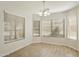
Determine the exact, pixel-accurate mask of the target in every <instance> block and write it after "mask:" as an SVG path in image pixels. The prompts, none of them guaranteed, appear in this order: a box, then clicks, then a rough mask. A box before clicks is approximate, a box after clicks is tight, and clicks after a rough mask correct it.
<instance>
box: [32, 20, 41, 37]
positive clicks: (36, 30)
mask: <svg viewBox="0 0 79 59" xmlns="http://www.w3.org/2000/svg"><path fill="white" fill-rule="evenodd" d="M33 36H40V21H33Z"/></svg>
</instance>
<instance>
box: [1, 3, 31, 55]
mask: <svg viewBox="0 0 79 59" xmlns="http://www.w3.org/2000/svg"><path fill="white" fill-rule="evenodd" d="M4 9H5V11H6V12H8V13H11V14H14V15H17V16H23V17H25V39H23V40H19V41H15V42H12V43H7V44H5V41H4ZM31 41H32V14H31V12H30V11H28V10H26V11H24V10H23V9H21V8H19V6H17V4H16V5H15V4H11V5H8V3H5V4H0V56H5V55H8V54H10V53H12V52H14V51H16V50H18V49H20V48H23V47H25V46H27V45H28V44H30V43H31Z"/></svg>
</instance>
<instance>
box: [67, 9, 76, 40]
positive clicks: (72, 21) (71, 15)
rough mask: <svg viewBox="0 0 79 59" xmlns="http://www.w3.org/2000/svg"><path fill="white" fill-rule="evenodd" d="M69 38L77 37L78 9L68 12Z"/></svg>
mask: <svg viewBox="0 0 79 59" xmlns="http://www.w3.org/2000/svg"><path fill="white" fill-rule="evenodd" d="M67 19H68V38H70V39H74V40H76V39H77V21H76V10H72V11H69V12H68V15H67Z"/></svg>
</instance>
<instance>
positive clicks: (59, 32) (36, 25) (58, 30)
mask: <svg viewBox="0 0 79 59" xmlns="http://www.w3.org/2000/svg"><path fill="white" fill-rule="evenodd" d="M33 16H34V17H33V35H34V36H40V35H41V36H43V37H46V36H47V37H64V34H65V33H64V31H65V30H64V27H65V26H64V23H65V22H64V21H65V20H64V16H63V15H61V14H56V15H54V17H49V16H48V17H47V16H45V17H43V18H42V17H40V16H37V15H33ZM50 16H51V15H50ZM40 24H41V26H40ZM40 28H41V29H40ZM40 31H41V34H40Z"/></svg>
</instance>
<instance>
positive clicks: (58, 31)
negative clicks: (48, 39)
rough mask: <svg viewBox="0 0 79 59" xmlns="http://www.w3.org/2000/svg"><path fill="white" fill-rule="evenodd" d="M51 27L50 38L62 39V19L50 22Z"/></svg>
mask: <svg viewBox="0 0 79 59" xmlns="http://www.w3.org/2000/svg"><path fill="white" fill-rule="evenodd" d="M51 25H52V28H51V29H52V31H51V36H53V37H64V19H60V18H59V19H53V20H51Z"/></svg>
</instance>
